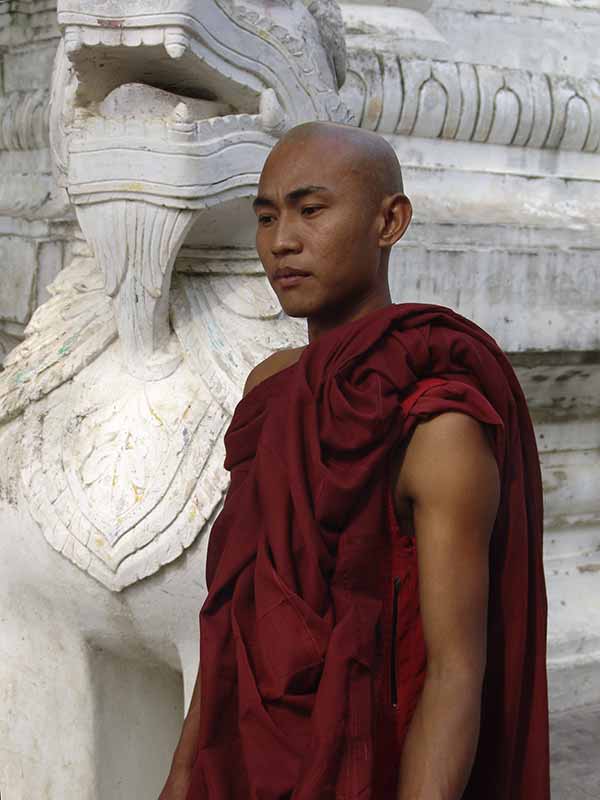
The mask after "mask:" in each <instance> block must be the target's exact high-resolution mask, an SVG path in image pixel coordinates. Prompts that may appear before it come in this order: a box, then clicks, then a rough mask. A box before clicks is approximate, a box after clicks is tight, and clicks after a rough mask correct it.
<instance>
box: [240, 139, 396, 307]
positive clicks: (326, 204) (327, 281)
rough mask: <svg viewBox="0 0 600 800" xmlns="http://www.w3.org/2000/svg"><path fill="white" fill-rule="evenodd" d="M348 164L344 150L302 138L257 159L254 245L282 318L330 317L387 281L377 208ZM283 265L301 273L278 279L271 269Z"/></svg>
mask: <svg viewBox="0 0 600 800" xmlns="http://www.w3.org/2000/svg"><path fill="white" fill-rule="evenodd" d="M352 162H353V159H352V154H351V152H350V151H349V150H348V148H345V149H344V148H340V147H335V142H331V140H319V139H316V138H310V137H307V138H306V139H301V140H299V141H294V142H293V143H287V142H286V143H281V144H280V146H279V147H277V148H276V149H275V150H274V151H273V152H272V153H271V154H270V156H269V158H268V159H267V162H266V163H265V166H264V168H263V171H262V175H261V178H260V182H259V186H258V196H257V199H256V200H255V213H256V215H257V223H258V226H257V231H256V247H257V251H258V255H259V257H260V260H261V261H262V264H263V266H264V268H265V272H266V274H267V277H268V279H269V282H270V283H271V286H272V287H273V289H274V290H275V292H276V294H277V296H278V298H279V300H280V302H281V306H282V308H283V310H284V311H285V312H286V313H287V314H288V315H289V316H292V317H319V316H321V315H325V316H327V315H328V314H329V313H331V314H333V315H334V316H335V315H336V313H339V312H340V311H342V310H343V309H346V310H352V308H353V306H360V304H361V301H363V300H365V299H368V297H369V296H370V295H371V294H372V293H373V292H374V291H375V290H376V288H377V287H378V286H379V285H380V284H381V281H382V280H384V281H385V282H386V283H387V276H383V275H381V274H380V273H381V270H380V255H381V250H380V246H379V244H378V242H379V232H378V228H377V224H376V221H377V217H378V207H377V205H376V203H375V202H374V198H373V197H372V196H370V195H369V185H368V179H365V177H364V175H363V173H362V172H361V171H360V170H359V169H357V168H356V167H354V166H353V163H352ZM371 195H372V192H371ZM285 267H292V268H293V269H297V270H303V271H306V272H308V273H309V275H307V276H306V277H304V278H301V279H300V280H297V281H296V282H295V283H291V282H288V283H287V285H286V282H285V281H283V282H282V281H281V280H278V279H277V278H276V275H275V272H276V270H277V269H278V268H285Z"/></svg>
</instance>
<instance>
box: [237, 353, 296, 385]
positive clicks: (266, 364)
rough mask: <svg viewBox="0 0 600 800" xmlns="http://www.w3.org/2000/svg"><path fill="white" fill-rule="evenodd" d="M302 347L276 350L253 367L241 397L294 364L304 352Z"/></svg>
mask: <svg viewBox="0 0 600 800" xmlns="http://www.w3.org/2000/svg"><path fill="white" fill-rule="evenodd" d="M304 347H305V346H303V347H293V348H290V349H287V350H276V351H275V352H274V353H271V355H270V356H267V358H265V359H264V361H261V362H260V363H259V364H257V365H256V366H255V367H253V368H252V369H251V370H250V372H249V373H248V377H247V378H246V383H245V385H244V392H243V395H242V396H243V397H245V396H246V395H247V394H248V392H249V391H250V390H251V389H254V387H255V386H258V384H259V383H261V382H262V381H264V380H265V379H266V378H269V377H270V376H271V375H274V374H275V373H276V372H279V371H280V370H282V369H285V367H288V366H290V364H294V363H295V362H296V361H297V360H298V359H299V358H300V355H301V353H302V351H303V350H304Z"/></svg>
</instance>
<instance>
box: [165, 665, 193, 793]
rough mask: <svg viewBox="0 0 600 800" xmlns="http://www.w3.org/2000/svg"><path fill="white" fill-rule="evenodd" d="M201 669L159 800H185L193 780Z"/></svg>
mask: <svg viewBox="0 0 600 800" xmlns="http://www.w3.org/2000/svg"><path fill="white" fill-rule="evenodd" d="M200 692H201V680H200V667H199V666H198V675H197V676H196V683H195V684H194V691H193V692H192V699H191V700H190V707H189V709H188V713H187V716H186V718H185V720H184V722H183V727H182V729H181V736H180V737H179V742H178V744H177V747H176V748H175V753H174V754H173V760H172V763H171V770H170V772H169V776H168V778H167V782H166V784H165V786H164V788H163V790H162V792H161V793H160V797H159V798H158V800H185V798H186V795H187V792H188V789H189V786H190V780H191V774H192V768H193V766H194V761H195V759H196V752H197V749H198V735H199V733H200Z"/></svg>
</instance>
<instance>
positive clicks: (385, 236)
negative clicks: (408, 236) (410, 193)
mask: <svg viewBox="0 0 600 800" xmlns="http://www.w3.org/2000/svg"><path fill="white" fill-rule="evenodd" d="M381 215H382V219H383V227H382V229H381V233H380V234H379V246H380V247H392V245H394V244H396V242H397V241H398V240H399V239H401V238H402V237H403V236H404V233H405V231H406V229H407V228H408V226H409V225H410V221H411V219H412V205H411V202H410V200H409V199H408V197H407V196H406V195H405V194H401V193H397V194H390V195H387V197H384V199H383V202H382V204H381Z"/></svg>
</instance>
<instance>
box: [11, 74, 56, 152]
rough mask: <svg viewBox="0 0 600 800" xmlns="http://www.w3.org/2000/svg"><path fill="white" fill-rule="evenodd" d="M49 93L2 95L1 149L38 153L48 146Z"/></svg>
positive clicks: (43, 91) (41, 91)
mask: <svg viewBox="0 0 600 800" xmlns="http://www.w3.org/2000/svg"><path fill="white" fill-rule="evenodd" d="M48 126H49V93H48V92H47V91H45V90H43V89H37V90H36V91H33V92H11V93H10V94H7V95H4V96H3V97H2V96H0V150H35V149H38V148H41V147H47V145H48V139H49V136H48Z"/></svg>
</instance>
